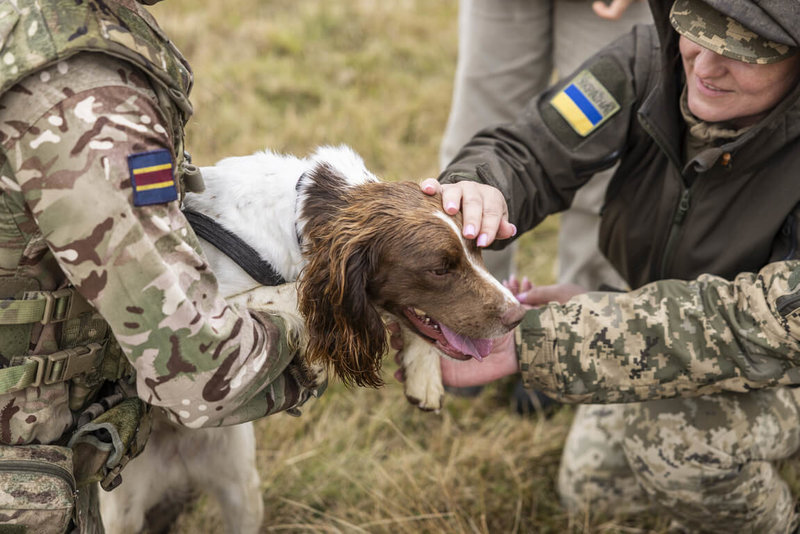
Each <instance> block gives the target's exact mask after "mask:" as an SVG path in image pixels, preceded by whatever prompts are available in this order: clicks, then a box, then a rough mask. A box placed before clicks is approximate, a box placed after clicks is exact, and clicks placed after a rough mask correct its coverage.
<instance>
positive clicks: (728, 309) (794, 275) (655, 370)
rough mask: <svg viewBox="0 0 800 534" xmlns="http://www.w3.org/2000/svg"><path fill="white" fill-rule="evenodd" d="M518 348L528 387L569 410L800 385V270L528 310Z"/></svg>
mask: <svg viewBox="0 0 800 534" xmlns="http://www.w3.org/2000/svg"><path fill="white" fill-rule="evenodd" d="M517 342H518V351H519V359H520V369H521V371H522V374H523V378H524V380H525V383H526V385H527V386H528V387H531V388H538V389H541V390H543V391H545V392H546V393H548V394H550V395H552V396H554V397H557V398H561V399H564V400H567V401H570V402H585V403H614V402H630V401H640V400H649V399H659V398H667V397H676V396H696V395H704V394H709V393H715V392H719V391H735V392H745V391H748V390H749V389H753V388H764V387H770V386H776V385H791V384H800V262H795V261H792V262H781V263H775V264H771V265H768V266H767V267H765V268H764V269H762V270H761V271H760V272H759V273H757V274H752V273H750V274H741V275H739V276H738V277H737V278H736V279H735V280H734V281H733V282H729V281H727V280H725V279H722V278H719V277H715V276H702V277H700V278H699V279H698V280H696V281H692V282H682V281H677V280H666V281H660V282H655V283H652V284H649V285H646V286H644V287H642V288H641V289H639V290H637V291H634V292H631V293H599V292H598V293H586V294H584V295H580V296H578V297H576V298H574V299H572V300H570V301H569V302H568V303H567V304H566V305H564V306H559V305H557V304H550V305H548V306H547V307H545V308H543V309H540V310H531V311H530V312H528V314H527V316H526V318H525V320H524V321H523V324H522V325H521V327H520V329H519V331H518V338H517Z"/></svg>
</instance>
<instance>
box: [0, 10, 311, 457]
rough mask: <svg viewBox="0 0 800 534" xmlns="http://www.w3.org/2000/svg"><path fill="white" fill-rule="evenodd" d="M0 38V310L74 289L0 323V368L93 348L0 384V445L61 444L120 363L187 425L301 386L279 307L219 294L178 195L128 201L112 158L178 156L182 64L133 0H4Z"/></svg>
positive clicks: (236, 414)
mask: <svg viewBox="0 0 800 534" xmlns="http://www.w3.org/2000/svg"><path fill="white" fill-rule="evenodd" d="M0 48H1V49H0V77H1V78H0V80H1V81H2V84H3V85H2V90H0V143H2V152H0V192H1V194H2V205H0V276H2V277H3V278H2V284H0V291H4V292H5V293H4V294H2V295H0V296H2V297H3V298H6V299H9V298H11V299H15V300H4V301H3V302H2V303H0V317H3V318H5V319H6V320H8V318H9V317H10V316H11V315H13V314H14V313H15V312H14V309H13V308H11V306H12V304H14V305H16V304H19V299H21V298H29V299H30V298H41V296H40V294H38V293H36V292H37V291H44V292H50V291H54V290H59V289H62V288H71V287H74V289H75V290H76V291H75V292H76V293H77V294H71V293H70V292H69V289H66V292H65V294H66V295H68V297H67V298H68V299H69V300H71V301H72V303H73V307H72V309H71V311H70V312H69V316H68V317H67V320H61V319H63V318H64V317H59V319H58V320H57V321H54V322H49V323H47V324H42V323H41V322H25V321H21V323H22V324H19V325H7V324H3V326H2V328H3V330H0V332H2V336H3V351H2V353H0V368H5V369H0V371H7V370H9V369H11V370H13V369H17V368H21V367H19V366H20V364H22V363H25V364H30V363H31V361H32V358H31V355H48V354H52V353H59V354H60V353H61V352H59V351H64V350H65V349H69V348H70V347H77V349H76V350H80V349H82V348H83V347H86V346H93V347H95V348H99V349H98V350H97V353H98V354H100V356H101V357H100V358H99V361H102V362H109V364H108V365H105V363H104V364H103V365H100V367H99V368H98V366H95V367H93V368H92V372H91V373H88V374H86V373H84V374H80V375H78V376H76V377H75V378H73V379H72V380H70V381H59V380H54V381H53V383H49V384H48V383H44V382H42V383H40V384H38V385H37V387H26V388H24V389H15V388H13V387H12V388H10V389H9V388H6V389H8V392H7V393H5V394H2V395H0V444H2V445H24V444H59V445H65V444H66V440H67V439H68V437H69V435H70V431H71V430H72V429H73V428H74V426H75V419H76V418H77V415H78V414H79V413H80V410H81V409H83V408H84V407H85V406H86V404H88V403H89V402H90V401H92V400H93V398H94V396H96V393H97V391H98V390H99V389H100V388H101V387H102V386H103V379H106V380H114V379H117V378H123V379H124V377H125V376H127V374H130V373H126V369H125V367H126V365H125V363H126V362H129V363H130V365H131V366H132V368H133V369H134V370H135V373H134V375H135V384H132V386H135V388H128V389H135V392H136V393H137V394H138V396H140V397H141V398H142V399H144V400H145V401H146V402H148V403H150V404H152V405H154V406H158V407H161V408H163V409H164V410H165V411H166V413H167V414H168V416H169V417H170V419H172V420H173V421H174V422H176V423H178V424H181V425H185V426H188V427H192V428H196V427H202V426H217V425H227V424H235V423H239V422H243V421H248V420H252V419H255V418H258V417H262V416H265V415H268V414H271V413H275V412H278V411H281V410H286V409H289V408H293V407H296V406H299V405H301V404H302V403H303V402H305V401H306V400H307V399H308V398H309V396H311V395H312V394H315V393H317V392H316V391H314V392H312V391H308V390H306V389H304V388H303V387H301V386H300V385H299V384H298V382H297V380H296V378H295V377H294V375H293V374H292V373H291V372H290V369H289V368H290V367H291V366H292V364H291V360H292V358H293V356H294V355H293V353H292V352H291V351H290V350H289V349H288V346H287V341H286V339H285V335H284V330H283V328H284V327H283V324H282V322H281V321H280V320H279V319H278V318H277V317H272V316H269V315H267V314H265V313H260V312H258V311H256V310H243V309H239V308H236V307H233V306H231V305H228V304H227V303H226V301H225V300H224V299H223V298H222V297H221V296H220V294H219V292H218V290H217V283H216V279H215V277H214V274H213V273H212V272H211V271H210V270H209V267H208V264H207V262H206V260H205V257H204V256H203V254H202V252H201V249H200V246H199V243H198V240H197V238H196V237H195V235H194V233H193V231H192V229H191V228H190V227H189V225H188V224H187V222H186V219H185V218H184V217H183V215H182V214H181V212H180V206H179V202H178V201H177V200H175V201H171V202H165V203H162V204H153V205H146V206H134V204H133V202H132V198H133V194H132V186H131V179H130V177H129V169H128V163H127V161H126V158H127V156H128V155H130V154H133V153H141V152H146V151H151V150H157V149H167V150H168V151H169V153H170V154H171V155H172V158H173V162H174V167H175V169H176V171H177V173H178V174H179V173H180V172H182V170H183V169H184V168H186V166H185V164H184V163H183V125H184V122H185V121H186V119H188V117H189V115H190V114H191V106H190V104H189V101H188V92H189V89H190V86H191V81H192V76H191V72H190V70H189V68H188V66H187V65H186V63H185V61H184V60H183V58H182V57H181V56H180V54H179V52H178V51H177V50H176V49H175V48H174V46H173V45H172V44H171V43H170V42H169V41H168V39H167V38H166V37H165V36H163V34H162V33H161V30H160V29H159V28H158V27H157V25H156V23H155V21H153V20H152V18H151V17H150V15H149V14H148V13H147V12H146V11H145V10H144V9H143V8H142V7H141V6H140V5H139V4H137V3H136V2H134V1H132V0H114V1H111V2H109V1H105V2H100V1H93V0H89V1H84V2H75V3H72V2H56V1H41V0H40V1H38V2H37V1H34V0H13V1H8V0H5V1H2V2H0ZM51 296H52V294H51ZM61 300H66V299H60V298H59V299H58V302H60V301H61ZM84 300H85V301H87V302H88V303H90V304H91V306H88V305H86V304H84V305H81V304H80V303H81V302H83V301H84ZM4 307H5V308H8V309H6V310H5V314H4ZM80 311H85V312H86V313H79V312H80ZM39 317H40V318H41V313H40V314H39ZM120 350H121V352H122V353H123V354H124V356H125V358H115V357H113V356H114V355H115V354H117V353H119V351H120ZM103 355H104V356H105V358H104V359H103V358H102V356H103ZM118 360H121V362H122V363H119V364H118V363H117V362H118ZM109 365H110V367H111V368H110V369H109V368H108V367H109ZM287 366H288V367H287ZM34 367H35V364H34ZM54 368H55V367H54ZM123 382H124V380H123ZM77 467H79V466H76V468H77Z"/></svg>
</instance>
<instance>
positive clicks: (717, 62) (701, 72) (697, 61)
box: [694, 48, 727, 78]
mask: <svg viewBox="0 0 800 534" xmlns="http://www.w3.org/2000/svg"><path fill="white" fill-rule="evenodd" d="M726 60H727V58H726V57H725V56H722V55H720V54H717V53H716V52H712V51H711V50H709V49H708V48H701V49H700V52H699V53H698V54H697V55H696V56H695V58H694V72H695V74H696V75H698V76H700V77H701V78H711V77H714V76H720V75H722V74H724V73H725V64H726Z"/></svg>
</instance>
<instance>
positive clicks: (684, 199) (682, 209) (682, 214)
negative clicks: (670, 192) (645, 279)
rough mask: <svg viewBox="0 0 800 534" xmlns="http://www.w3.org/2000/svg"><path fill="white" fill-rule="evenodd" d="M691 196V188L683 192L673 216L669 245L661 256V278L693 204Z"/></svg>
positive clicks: (668, 239)
mask: <svg viewBox="0 0 800 534" xmlns="http://www.w3.org/2000/svg"><path fill="white" fill-rule="evenodd" d="M691 197H692V195H691V191H690V190H689V189H684V190H683V193H681V199H680V201H678V209H677V210H675V216H674V217H673V218H672V226H671V227H670V229H669V235H668V236H667V245H666V246H665V247H664V256H663V257H662V258H661V276H660V277H659V278H662V279H663V278H664V277H665V276H666V273H667V266H668V265H669V263H670V260H671V259H672V255H673V254H674V252H675V247H676V245H677V244H678V232H679V230H680V228H681V225H682V224H683V220H684V219H685V218H686V213H688V211H689V208H690V207H691V205H692V198H691Z"/></svg>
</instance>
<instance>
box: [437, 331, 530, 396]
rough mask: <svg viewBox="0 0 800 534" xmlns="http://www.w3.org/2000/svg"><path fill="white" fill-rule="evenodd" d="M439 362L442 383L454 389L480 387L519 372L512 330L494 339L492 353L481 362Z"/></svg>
mask: <svg viewBox="0 0 800 534" xmlns="http://www.w3.org/2000/svg"><path fill="white" fill-rule="evenodd" d="M439 361H440V363H441V365H442V383H444V385H446V386H451V387H456V388H463V387H468V386H480V385H482V384H488V383H489V382H493V381H495V380H498V379H500V378H503V377H505V376H509V375H512V374H514V373H516V372H518V371H519V368H518V364H517V346H516V343H515V341H514V330H512V331H510V332H509V333H507V334H505V335H504V336H502V337H499V338H496V339H495V340H494V344H493V345H492V351H491V352H490V353H489V354H487V355H486V356H485V357H484V358H483V361H478V360H476V359H474V358H471V359H469V360H464V361H458V360H453V359H450V358H440V359H439Z"/></svg>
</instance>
